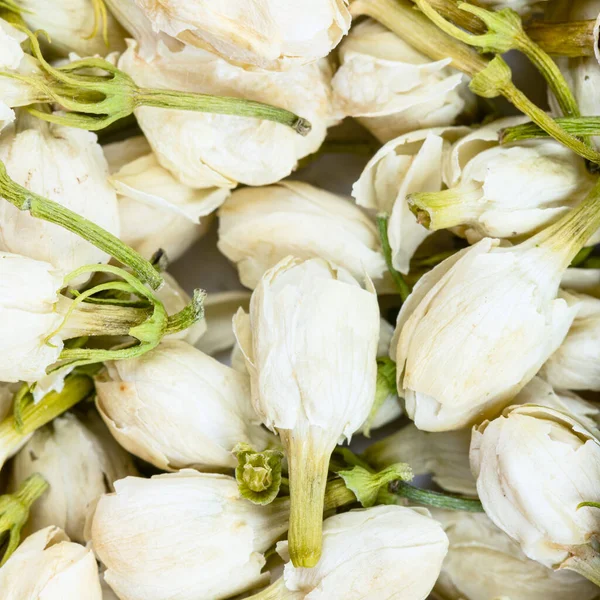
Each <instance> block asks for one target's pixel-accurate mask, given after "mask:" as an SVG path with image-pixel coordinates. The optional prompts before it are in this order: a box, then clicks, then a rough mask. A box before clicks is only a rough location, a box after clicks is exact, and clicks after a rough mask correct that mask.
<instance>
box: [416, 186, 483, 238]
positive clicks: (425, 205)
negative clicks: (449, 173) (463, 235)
mask: <svg viewBox="0 0 600 600" xmlns="http://www.w3.org/2000/svg"><path fill="white" fill-rule="evenodd" d="M481 195H482V192H481V190H480V189H473V190H464V189H461V188H451V189H448V190H442V191H441V192H417V193H414V194H410V195H409V196H408V198H407V202H408V205H409V207H410V210H411V211H412V212H413V213H414V215H415V216H416V218H417V221H418V222H419V223H420V224H421V225H423V227H426V228H427V229H429V230H430V231H438V230H440V229H449V228H450V227H457V226H458V225H469V224H471V223H473V222H475V221H476V220H477V218H478V217H479V215H481V213H482V206H481V205H480V204H479V203H478V200H480V199H481Z"/></svg>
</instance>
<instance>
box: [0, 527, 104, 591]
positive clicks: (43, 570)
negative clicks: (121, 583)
mask: <svg viewBox="0 0 600 600" xmlns="http://www.w3.org/2000/svg"><path fill="white" fill-rule="evenodd" d="M0 589H1V590H2V595H3V597H4V598H7V599H9V598H10V600H28V599H29V598H40V599H41V598H44V600H46V599H47V600H65V599H66V598H82V599H83V598H85V600H102V591H101V589H100V579H99V578H98V567H97V565H96V559H95V558H94V554H93V552H92V551H91V550H90V549H86V548H84V547H83V546H80V545H79V544H75V543H73V542H70V541H69V538H68V537H67V536H66V535H65V533H64V532H63V531H61V530H60V529H59V528H58V527H46V529H42V530H41V531H38V532H37V533H34V534H33V535H30V536H29V537H28V538H27V539H26V540H25V541H24V542H23V543H22V544H21V545H20V546H19V547H18V548H17V550H16V551H15V553H14V554H13V555H12V556H11V557H10V558H9V560H8V561H7V563H6V564H5V565H4V566H3V567H2V568H1V569H0Z"/></svg>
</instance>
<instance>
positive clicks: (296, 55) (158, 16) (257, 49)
mask: <svg viewBox="0 0 600 600" xmlns="http://www.w3.org/2000/svg"><path fill="white" fill-rule="evenodd" d="M135 2H136V4H137V5H138V6H139V7H140V8H141V9H142V11H143V12H144V14H145V15H146V16H147V17H148V19H149V20H150V22H151V23H152V28H153V30H154V31H156V32H163V33H167V34H168V35H170V36H173V37H176V38H178V39H179V40H181V41H183V42H185V43H186V44H191V45H193V46H198V47H200V48H205V49H206V50H209V51H211V52H213V53H215V54H218V55H219V56H221V57H222V58H224V59H225V60H228V61H230V62H232V63H236V64H239V65H240V66H242V67H244V68H249V69H253V68H256V67H260V68H262V69H270V70H276V71H280V70H286V69H289V68H291V67H298V66H300V65H304V64H306V63H310V62H313V61H315V60H318V59H319V58H322V57H324V56H327V55H328V54H329V53H330V51H331V50H332V49H333V48H334V47H335V46H336V45H337V44H338V42H339V41H340V39H341V38H342V36H343V35H345V34H346V33H347V32H348V29H349V28H350V13H349V11H348V8H347V4H348V1H347V0H304V1H303V2H298V0H284V1H283V2H282V1H281V0H261V1H259V2H252V3H248V2H246V1H245V0H233V1H231V2H227V3H220V4H215V3H214V2H211V1H210V0H199V1H197V2H194V3H192V4H190V3H188V2H184V1H182V0H166V1H164V0H161V1H157V0H135Z"/></svg>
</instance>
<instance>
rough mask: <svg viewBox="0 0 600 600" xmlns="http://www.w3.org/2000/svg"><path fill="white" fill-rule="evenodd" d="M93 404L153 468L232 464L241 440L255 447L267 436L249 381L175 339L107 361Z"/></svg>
mask: <svg viewBox="0 0 600 600" xmlns="http://www.w3.org/2000/svg"><path fill="white" fill-rule="evenodd" d="M96 391H97V399H96V402H97V406H98V410H99V411H100V414H101V415H102V418H103V419H104V421H105V422H106V424H107V426H108V428H109V429H110V431H111V433H112V434H113V436H114V437H115V439H116V440H117V441H118V442H119V443H120V444H121V445H122V446H123V447H124V448H126V449H127V450H128V451H129V452H131V453H132V454H135V455H136V456H139V457H140V458H143V459H144V460H146V461H148V462H150V463H152V464H153V465H155V466H156V467H158V468H159V469H163V470H165V471H172V470H176V469H181V468H184V467H196V468H199V469H209V470H215V469H217V470H218V469H223V468H227V467H229V468H231V467H235V466H236V464H237V460H236V458H235V457H234V456H233V454H232V453H231V451H232V450H233V448H234V446H236V444H238V443H240V442H243V443H247V444H250V445H251V446H253V447H254V448H256V449H259V450H263V449H264V448H265V447H266V446H267V444H268V443H269V441H270V440H271V438H272V436H271V435H270V434H269V433H268V432H266V431H264V430H263V429H262V428H261V426H260V420H259V418H258V416H257V415H256V413H255V412H254V409H253V408H252V404H251V401H250V380H249V378H248V376H247V375H246V374H244V373H238V372H237V371H235V370H234V369H231V368H229V367H226V366H225V365H222V364H221V363H219V362H218V361H216V360H215V359H214V358H211V357H210V356H207V355H206V354H204V353H203V352H201V351H200V350H196V349H195V348H194V347H193V346H190V345H189V344H187V343H186V342H184V341H181V340H165V341H163V342H162V343H161V344H159V346H157V347H156V348H155V349H154V350H151V351H150V352H147V353H146V354H144V355H143V356H141V357H139V358H135V359H131V360H121V361H116V362H112V363H108V364H107V373H106V374H103V375H100V376H99V377H98V378H97V379H96Z"/></svg>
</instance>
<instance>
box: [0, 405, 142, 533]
mask: <svg viewBox="0 0 600 600" xmlns="http://www.w3.org/2000/svg"><path fill="white" fill-rule="evenodd" d="M34 473H39V474H40V475H42V477H43V478H44V479H45V480H46V481H47V482H48V484H49V489H48V491H47V492H46V493H45V494H44V495H43V496H42V497H41V498H40V499H39V500H38V501H37V502H36V503H35V504H34V505H33V506H32V508H31V510H30V513H29V520H28V522H27V524H26V526H25V529H24V533H25V534H27V532H35V531H38V530H39V529H43V528H44V527H47V526H48V525H56V526H59V527H60V528H61V529H63V530H64V531H65V533H66V534H67V535H68V536H69V537H70V538H71V539H72V540H74V541H76V542H81V543H83V542H85V538H84V534H83V529H84V525H85V519H86V517H87V514H88V511H89V509H90V507H91V506H92V505H93V504H94V502H95V501H96V500H97V499H98V498H99V497H100V496H101V495H102V494H105V493H107V492H109V491H112V489H113V482H114V481H115V480H117V479H122V478H123V477H126V476H127V475H132V474H134V473H135V468H134V467H133V464H132V462H131V459H130V457H129V455H128V454H127V453H126V452H125V451H124V450H123V449H122V448H121V447H120V446H119V445H118V444H117V443H116V442H115V440H114V439H113V438H112V437H111V436H110V435H109V433H108V431H107V430H106V427H105V426H104V424H103V423H102V421H101V420H100V419H99V418H98V416H97V415H96V414H95V413H92V412H89V413H88V414H87V415H85V416H84V417H76V416H75V415H74V414H66V415H65V416H63V417H59V418H58V419H55V420H54V421H53V422H52V424H51V425H47V426H46V427H43V428H42V429H38V431H36V433H35V434H34V435H33V437H32V438H31V439H30V440H29V442H27V444H25V446H23V448H22V449H21V450H20V451H19V453H18V454H17V455H16V456H15V458H14V460H13V462H12V472H11V487H12V488H13V489H17V487H18V486H19V485H20V484H21V482H23V481H24V480H25V479H27V478H28V477H29V476H30V475H33V474H34Z"/></svg>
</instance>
